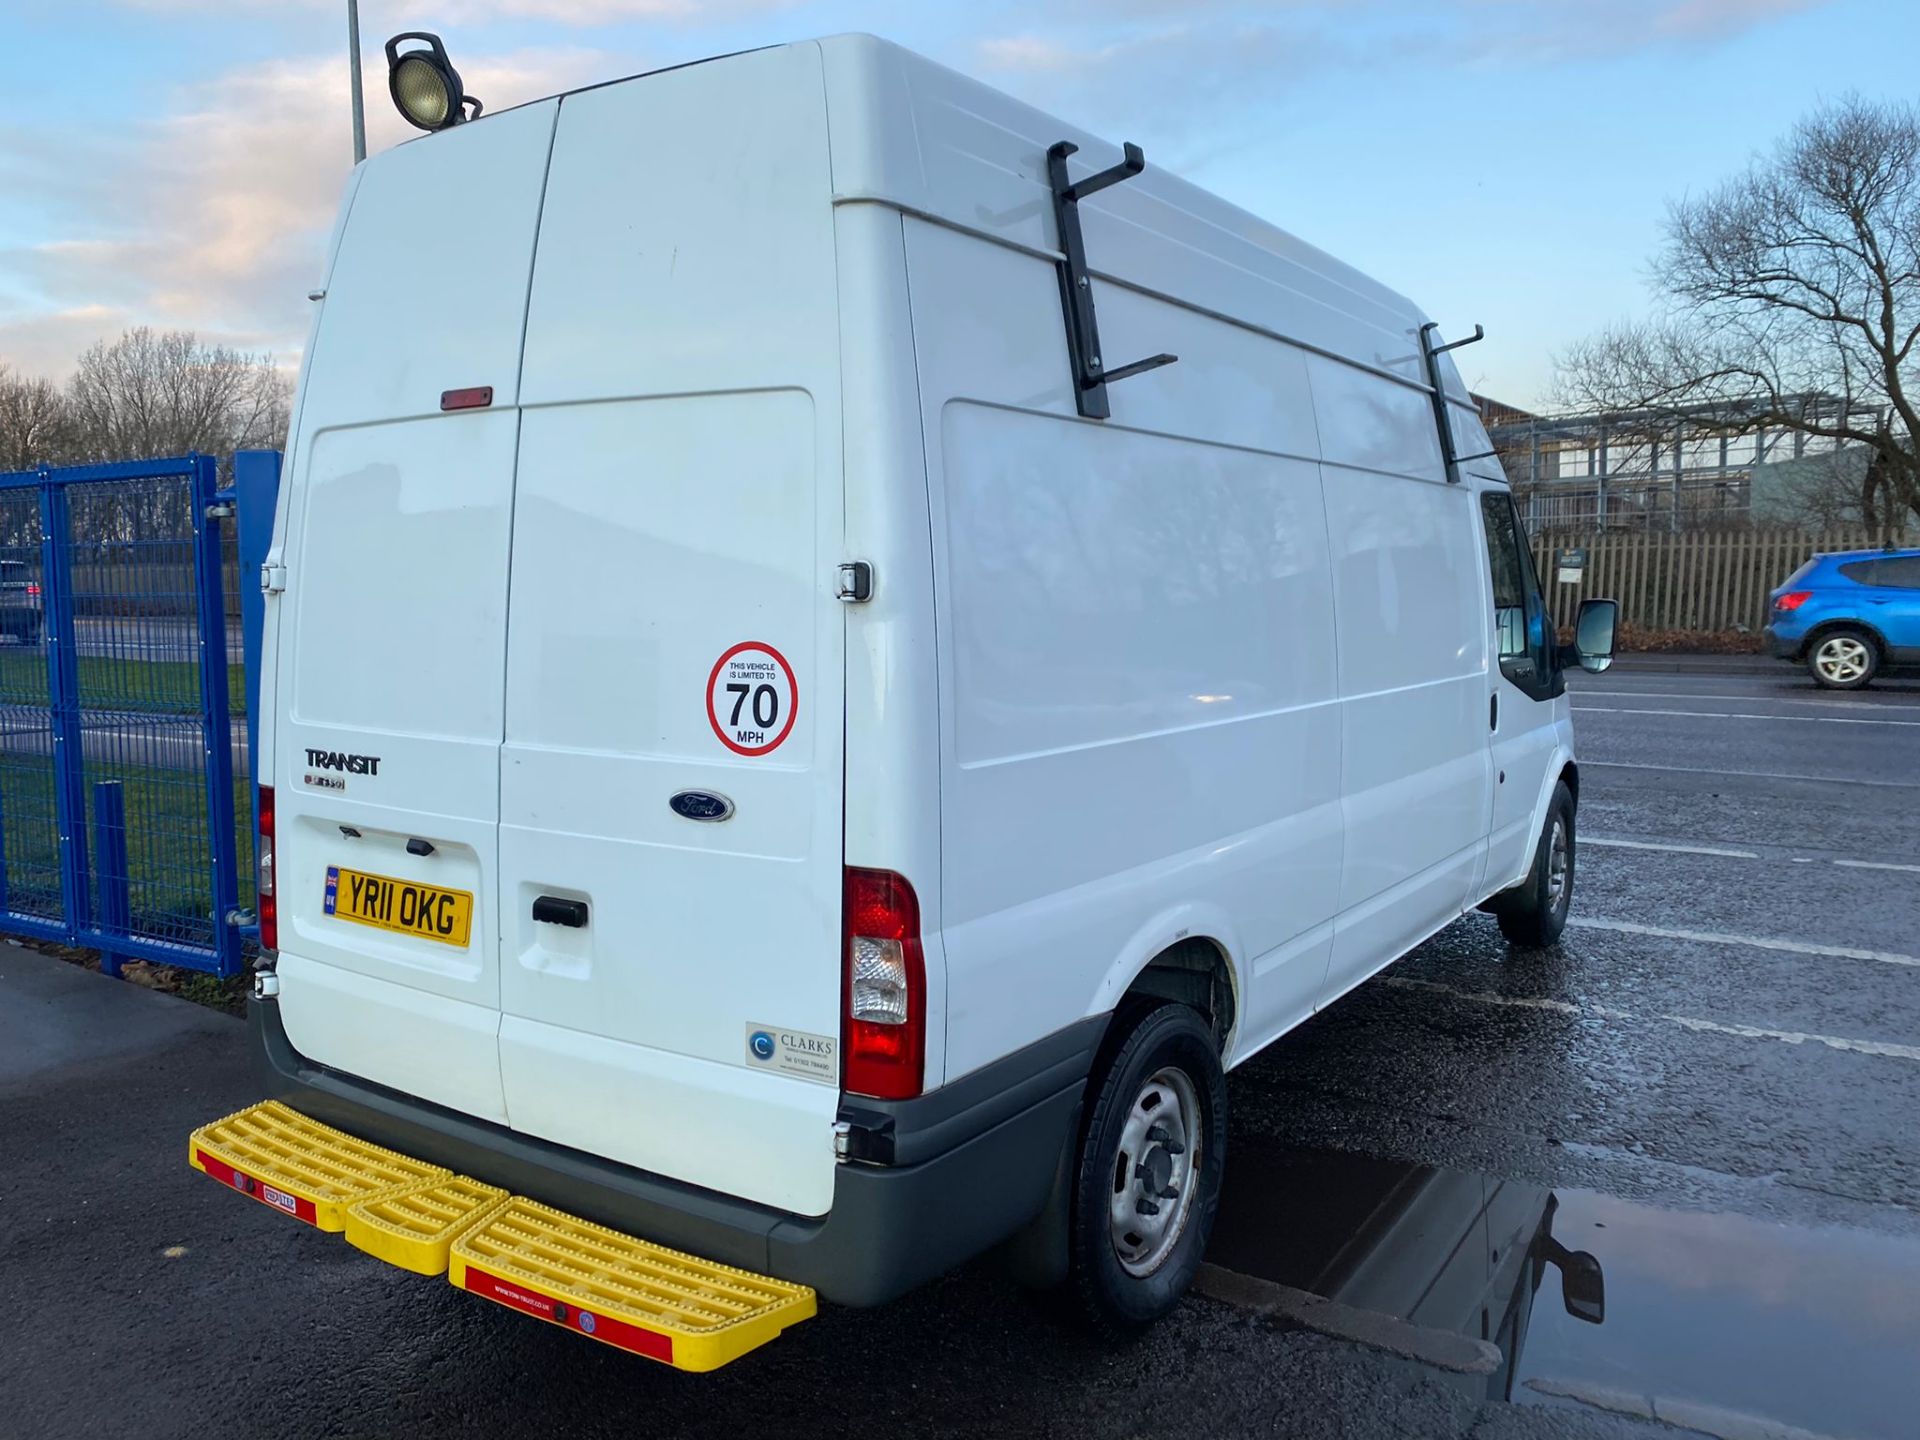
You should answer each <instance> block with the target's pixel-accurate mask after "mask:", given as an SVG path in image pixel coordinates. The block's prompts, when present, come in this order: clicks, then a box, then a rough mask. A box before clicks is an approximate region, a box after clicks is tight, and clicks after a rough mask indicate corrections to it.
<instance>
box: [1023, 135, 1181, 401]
mask: <svg viewBox="0 0 1920 1440" xmlns="http://www.w3.org/2000/svg"><path fill="white" fill-rule="evenodd" d="M1079 148H1080V147H1079V146H1078V145H1075V144H1074V143H1073V142H1072V141H1071V140H1062V141H1059V142H1058V143H1057V144H1054V145H1051V146H1049V147H1048V148H1047V180H1048V183H1049V184H1051V185H1052V187H1053V218H1054V223H1055V227H1056V228H1057V229H1058V231H1059V232H1060V253H1061V254H1062V256H1064V257H1065V258H1064V259H1063V260H1062V261H1061V264H1060V308H1061V309H1062V310H1063V311H1064V312H1065V314H1066V321H1067V355H1068V358H1069V359H1070V360H1071V361H1072V364H1073V395H1074V401H1075V403H1076V405H1077V406H1078V407H1079V410H1080V413H1081V414H1082V415H1083V416H1085V417H1086V418H1088V419H1090V420H1105V419H1106V418H1107V417H1108V416H1109V415H1111V414H1112V413H1113V411H1112V409H1111V407H1109V406H1108V404H1107V386H1109V385H1112V384H1114V383H1115V382H1116V381H1120V380H1130V379H1132V378H1133V377H1134V376H1135V375H1144V374H1146V372H1147V371H1149V370H1158V369H1159V368H1160V367H1161V366H1162V365H1171V364H1173V362H1174V361H1176V360H1178V359H1179V358H1180V357H1179V356H1178V355H1165V354H1162V355H1150V356H1148V357H1147V358H1146V359H1145V360H1135V361H1133V362H1131V363H1130V364H1126V365H1104V364H1102V362H1101V357H1100V324H1099V321H1098V320H1097V319H1096V318H1095V316H1094V313H1093V280H1092V277H1091V276H1089V275H1088V273H1087V246H1086V242H1085V240H1083V239H1082V238H1081V234H1080V202H1081V201H1082V200H1084V199H1085V198H1086V197H1087V196H1089V195H1095V194H1098V193H1099V192H1100V191H1102V190H1105V189H1106V188H1107V187H1108V186H1109V185H1118V184H1119V183H1120V182H1121V181H1122V180H1131V179H1132V178H1133V177H1134V176H1136V175H1138V174H1139V173H1140V172H1141V171H1142V170H1144V169H1146V168H1147V157H1146V156H1145V155H1144V154H1143V153H1142V152H1141V149H1140V147H1139V146H1138V145H1135V144H1133V143H1132V142H1131V141H1129V142H1128V143H1127V144H1126V145H1125V146H1124V147H1122V148H1123V150H1124V151H1125V154H1126V158H1125V159H1124V160H1122V161H1121V162H1120V163H1119V164H1118V165H1115V166H1113V167H1112V168H1111V169H1108V170H1102V171H1100V172H1099V173H1098V174H1096V175H1089V176H1087V177H1086V178H1085V179H1084V180H1081V181H1080V182H1079V183H1078V184H1076V183H1074V182H1073V181H1072V180H1071V179H1069V178H1068V176H1067V157H1068V156H1069V155H1072V154H1074V153H1075V152H1076V151H1078V150H1079Z"/></svg>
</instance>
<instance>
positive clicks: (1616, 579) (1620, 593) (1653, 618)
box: [1533, 529, 1908, 633]
mask: <svg viewBox="0 0 1920 1440" xmlns="http://www.w3.org/2000/svg"><path fill="white" fill-rule="evenodd" d="M1906 543H1908V541H1907V540H1906V539H1904V538H1903V537H1902V536H1900V535H1898V534H1895V535H1890V536H1889V535H1879V534H1869V533H1868V532H1866V531H1864V530H1832V531H1810V530H1796V529H1755V530H1693V531H1686V530H1682V531H1678V532H1675V533H1667V532H1655V531H1612V532H1608V533H1604V534H1598V535H1596V534H1570V533H1566V532H1559V533H1543V534H1540V535H1536V536H1534V537H1533V547H1534V563H1535V564H1536V565H1537V566H1538V567H1539V571H1540V582H1541V585H1542V587H1543V588H1544V589H1545V590H1546V592H1547V603H1548V605H1549V606H1550V607H1551V608H1552V610H1553V614H1554V619H1555V620H1556V621H1557V622H1558V623H1559V624H1561V625H1570V624H1572V623H1573V616H1574V612H1575V611H1576V610H1577V609H1578V608H1579V606H1580V602H1581V601H1582V600H1584V599H1587V598H1589V597H1595V596H1605V597H1608V598H1611V599H1615V600H1618V601H1619V602H1620V619H1621V622H1622V623H1623V624H1627V625H1633V626H1637V627H1640V628H1643V629H1649V630H1693V631H1700V632H1703V633H1710V632H1716V631H1718V632H1727V631H1736V630H1742V629H1744V630H1750V631H1754V632H1758V631H1759V629H1760V627H1761V626H1762V625H1764V624H1766V621H1767V596H1768V594H1769V592H1771V591H1772V590H1774V589H1775V588H1777V587H1778V586H1779V584H1780V582H1781V581H1783V580H1785V579H1786V578H1787V576H1789V575H1791V574H1792V573H1793V572H1794V571H1795V570H1796V569H1798V568H1799V567H1800V565H1801V564H1802V563H1804V562H1805V561H1806V560H1807V559H1809V558H1810V557H1812V556H1814V555H1817V554H1821V553H1823V552H1826V551H1832V550H1867V549H1876V548H1879V547H1881V546H1884V545H1895V546H1898V545H1903V544H1906ZM1564 550H1584V551H1585V552H1586V565H1585V566H1584V567H1583V568H1582V569H1581V570H1580V572H1579V574H1580V582H1579V583H1578V584H1577V585H1576V584H1566V583H1562V581H1561V579H1560V567H1559V565H1558V563H1557V557H1558V556H1559V554H1560V552H1562V551H1564Z"/></svg>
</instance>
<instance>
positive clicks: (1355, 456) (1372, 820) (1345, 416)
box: [1310, 356, 1492, 1000]
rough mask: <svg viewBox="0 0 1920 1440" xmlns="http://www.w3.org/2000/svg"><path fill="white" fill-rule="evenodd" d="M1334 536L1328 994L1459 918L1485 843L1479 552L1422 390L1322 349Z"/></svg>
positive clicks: (1466, 497) (1320, 401) (1318, 371)
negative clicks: (1343, 839)
mask: <svg viewBox="0 0 1920 1440" xmlns="http://www.w3.org/2000/svg"><path fill="white" fill-rule="evenodd" d="M1310 373H1311V375H1312V380H1313V394H1314V404H1315V408H1316V411H1317V413H1318V415H1319V419H1320V434H1321V442H1322V445H1323V447H1324V451H1325V457H1326V458H1325V461H1324V463H1323V465H1322V472H1323V474H1324V476H1325V481H1326V497H1327V525H1328V530H1329V532H1330V533H1331V535H1332V537H1333V547H1334V565H1333V569H1334V585H1335V596H1336V600H1335V607H1334V608H1335V613H1336V615H1337V617H1338V635H1339V639H1338V645H1339V651H1340V693H1341V712H1342V727H1343V737H1344V738H1343V744H1342V753H1343V755H1344V756H1345V764H1344V767H1343V775H1342V785H1341V788H1342V791H1343V794H1344V801H1343V804H1344V807H1345V813H1346V831H1347V851H1346V864H1345V866H1344V867H1343V869H1342V873H1341V880H1340V920H1339V924H1338V934H1337V936H1336V938H1335V940H1334V946H1333V960H1332V963H1331V966H1330V968H1329V971H1328V975H1327V992H1326V998H1327V999H1328V1000H1331V999H1332V998H1333V997H1335V996H1337V995H1340V994H1342V993H1344V992H1345V991H1346V990H1348V989H1349V988H1351V987H1352V986H1353V985H1354V984H1356V983H1358V982H1359V981H1360V980H1361V979H1364V978H1365V977H1366V976H1367V975H1370V974H1372V973H1373V972H1374V971H1375V970H1377V969H1379V968H1380V967H1381V966H1383V965H1385V964H1387V963H1388V962H1390V961H1392V960H1394V959H1395V958H1397V957H1398V956H1400V955H1401V954H1403V953H1405V952H1406V951H1407V950H1408V949H1409V948H1411V947H1412V946H1413V945H1415V944H1417V943H1418V942H1419V941H1420V940H1422V939H1424V938H1425V937H1426V936H1427V935H1428V934H1430V933H1432V932H1433V931H1434V930H1436V929H1438V928H1439V927H1440V926H1441V925H1443V924H1445V923H1446V922H1447V921H1449V920H1451V919H1453V918H1454V917H1455V916H1457V915H1458V914H1459V913H1460V912H1461V910H1462V909H1464V908H1465V906H1466V905H1467V903H1468V899H1469V897H1468V891H1469V890H1470V889H1471V888H1472V885H1473V882H1474V879H1475V874H1476V871H1477V869H1478V867H1479V865H1480V862H1481V858H1482V856H1483V854H1484V852H1485V848H1486V821H1487V806H1488V803H1489V795H1490V787H1491V783H1492V776H1491V770H1490V766H1491V760H1490V758H1489V753H1488V748H1487V733H1488V726H1487V700H1488V679H1487V655H1486V636H1487V621H1486V615H1485V610H1484V605H1483V593H1484V584H1483V581H1482V578H1481V571H1482V570H1483V569H1484V567H1485V564H1486V561H1485V550H1484V547H1483V546H1482V545H1481V543H1480V537H1479V531H1478V529H1477V526H1476V521H1475V516H1474V507H1475V506H1476V505H1477V504H1478V498H1477V497H1476V495H1475V494H1474V492H1473V490H1472V488H1471V487H1470V486H1467V485H1452V484H1448V483H1447V482H1446V481H1445V480H1444V479H1443V478H1442V473H1443V472H1442V469H1441V462H1440V454H1439V442H1438V439H1437V437H1436V435H1435V433H1434V428H1433V411H1432V407H1431V405H1430V403H1429V402H1428V400H1427V398H1426V397H1425V396H1423V395H1421V394H1419V393H1418V392H1416V391H1413V390H1409V389H1407V388H1405V387H1403V386H1399V385H1395V384H1393V383H1391V382H1389V381H1386V380H1382V379H1380V378H1378V377H1376V376H1371V375H1367V374H1365V373H1364V372H1361V371H1357V370H1354V369H1352V368H1350V367H1347V366H1342V365H1340V364H1338V363H1336V362H1334V361H1330V360H1324V359H1322V358H1320V357H1317V356H1316V357H1314V359H1313V361H1312V362H1311V364H1310Z"/></svg>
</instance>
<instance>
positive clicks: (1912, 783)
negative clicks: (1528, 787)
mask: <svg viewBox="0 0 1920 1440" xmlns="http://www.w3.org/2000/svg"><path fill="white" fill-rule="evenodd" d="M1580 763H1581V764H1582V765H1583V766H1586V767H1587V768H1589V769H1599V770H1654V771H1657V772H1659V773H1660V774H1662V775H1718V776H1723V777H1726V778H1729V779H1735V780H1811V781H1812V782H1813V783H1814V784H1816V785H1865V786H1866V787H1867V788H1868V789H1871V790H1920V780H1852V779H1849V778H1848V777H1846V776H1844V775H1795V774H1790V773H1788V772H1786V771H1782V770H1708V769H1705V768H1703V767H1701V766H1697V765H1645V764H1639V763H1637V762H1635V761H1632V760H1585V759H1583V760H1582V761H1581V762H1580Z"/></svg>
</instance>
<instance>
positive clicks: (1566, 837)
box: [1488, 781, 1574, 950]
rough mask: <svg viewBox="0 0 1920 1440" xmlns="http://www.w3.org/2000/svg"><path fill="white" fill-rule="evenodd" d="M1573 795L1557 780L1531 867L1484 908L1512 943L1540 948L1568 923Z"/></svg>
mask: <svg viewBox="0 0 1920 1440" xmlns="http://www.w3.org/2000/svg"><path fill="white" fill-rule="evenodd" d="M1573 862H1574V831H1573V794H1572V792H1571V791H1569V790H1568V789H1567V787H1566V783H1565V782H1564V781H1561V782H1559V783H1557V784H1555V786H1554V787H1553V799H1552V801H1551V802H1549V803H1548V805H1547V823H1546V825H1545V826H1543V827H1542V829H1541V831H1540V843H1539V845H1538V846H1537V847H1536V848H1535V849H1534V852H1533V868H1532V869H1530V870H1529V871H1527V878H1526V879H1525V880H1523V881H1521V882H1520V883H1519V884H1518V885H1516V886H1514V887H1513V889H1511V890H1503V891H1501V892H1500V893H1499V894H1498V895H1496V896H1494V897H1493V900H1492V902H1491V903H1490V904H1489V906H1488V908H1489V909H1490V910H1492V911H1493V913H1494V916H1495V917H1496V918H1497V919H1498V920H1499V921H1500V933H1501V934H1502V935H1504V936H1506V937H1507V940H1508V942H1509V943H1510V944H1514V945H1519V946H1522V947H1524V948H1526V949H1531V950H1544V949H1546V947H1547V946H1549V945H1551V944H1553V942H1554V941H1556V940H1558V939H1559V938H1560V932H1561V931H1562V930H1565V929H1566V928H1567V910H1568V908H1569V907H1570V906H1571V905H1572V904H1573Z"/></svg>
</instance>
